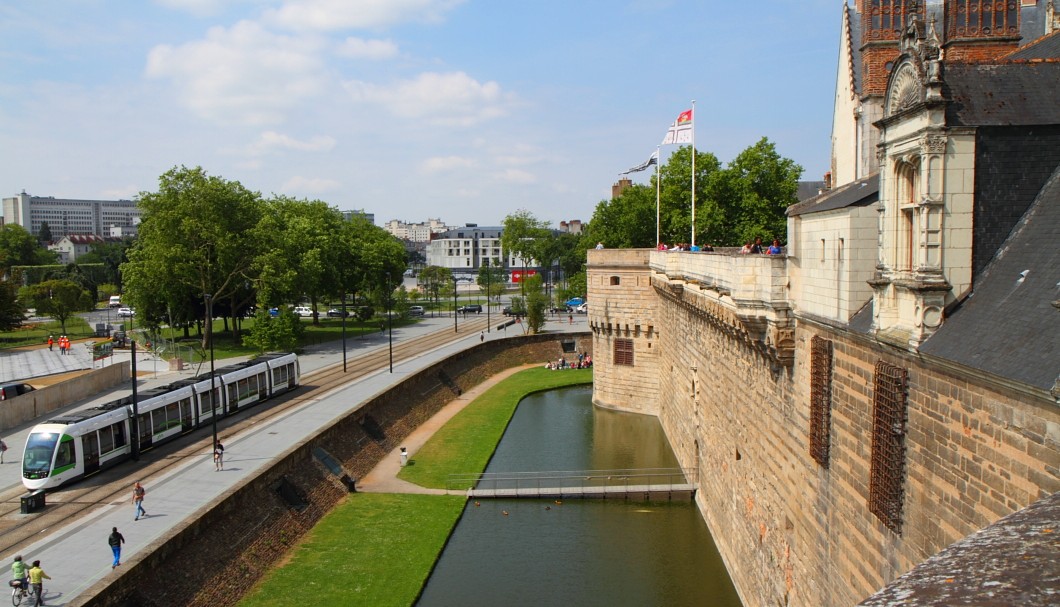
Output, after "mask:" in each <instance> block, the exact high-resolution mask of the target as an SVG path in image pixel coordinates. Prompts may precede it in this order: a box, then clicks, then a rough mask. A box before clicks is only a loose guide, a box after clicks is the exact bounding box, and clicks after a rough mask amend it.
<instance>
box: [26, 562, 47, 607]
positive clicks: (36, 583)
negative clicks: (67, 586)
mask: <svg viewBox="0 0 1060 607" xmlns="http://www.w3.org/2000/svg"><path fill="white" fill-rule="evenodd" d="M50 579H52V576H50V575H48V574H47V573H44V570H43V569H41V568H40V561H33V567H30V570H29V585H30V586H33V594H34V595H36V600H35V601H34V602H33V604H34V605H43V604H44V580H50Z"/></svg>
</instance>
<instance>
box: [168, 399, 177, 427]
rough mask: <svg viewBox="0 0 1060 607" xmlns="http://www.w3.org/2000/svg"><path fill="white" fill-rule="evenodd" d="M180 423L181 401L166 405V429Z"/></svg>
mask: <svg viewBox="0 0 1060 607" xmlns="http://www.w3.org/2000/svg"><path fill="white" fill-rule="evenodd" d="M179 425H180V403H169V404H168V405H166V429H167V430H168V429H170V428H172V427H173V426H179Z"/></svg>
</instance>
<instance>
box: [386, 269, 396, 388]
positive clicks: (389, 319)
mask: <svg viewBox="0 0 1060 607" xmlns="http://www.w3.org/2000/svg"><path fill="white" fill-rule="evenodd" d="M390 295H391V289H390V272H387V273H386V323H387V326H388V327H389V329H390V372H391V373H393V372H394V312H393V308H392V307H391V303H390Z"/></svg>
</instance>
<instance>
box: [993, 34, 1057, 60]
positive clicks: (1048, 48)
mask: <svg viewBox="0 0 1060 607" xmlns="http://www.w3.org/2000/svg"><path fill="white" fill-rule="evenodd" d="M1004 59H1005V60H1006V61H1013V60H1015V61H1026V60H1035V59H1060V30H1057V31H1055V32H1053V33H1051V34H1048V35H1045V36H1042V37H1041V38H1038V39H1037V40H1035V41H1033V42H1030V43H1029V44H1027V45H1026V46H1023V47H1020V49H1019V50H1016V51H1014V52H1012V53H1010V54H1008V55H1006V56H1005V57H1004Z"/></svg>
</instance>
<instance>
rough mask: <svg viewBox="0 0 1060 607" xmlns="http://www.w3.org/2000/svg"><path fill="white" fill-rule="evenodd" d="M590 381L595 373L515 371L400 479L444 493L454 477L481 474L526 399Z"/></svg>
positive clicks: (451, 426)
mask: <svg viewBox="0 0 1060 607" xmlns="http://www.w3.org/2000/svg"><path fill="white" fill-rule="evenodd" d="M592 381H593V371H592V369H575V370H562V371H550V370H548V369H545V368H535V369H527V370H525V371H521V372H519V373H516V374H515V375H513V376H511V377H509V378H508V379H506V380H505V381H503V382H501V383H499V384H497V385H496V386H493V387H492V388H490V389H489V390H487V391H486V392H485V393H484V394H483V395H482V396H480V397H478V398H476V399H475V400H474V401H473V402H472V403H470V404H468V406H467V407H465V408H464V410H463V411H461V412H460V413H458V414H457V415H456V416H455V417H454V418H453V419H452V420H450V421H449V423H447V424H446V425H445V426H444V427H443V428H441V429H440V430H439V431H438V432H436V433H435V434H434V436H432V437H431V439H430V440H429V441H428V442H427V444H426V445H424V446H423V447H422V448H421V449H420V450H419V451H417V452H416V457H415V458H414V459H412V460H410V461H409V464H411V465H408V466H406V467H404V468H402V470H401V472H400V474H398V478H401V479H403V480H406V481H409V482H411V483H415V484H417V485H420V486H421V487H433V488H436V489H445V488H446V481H447V480H448V478H449V475H450V474H469V473H470V474H474V473H477V472H481V471H483V470H485V469H486V464H488V463H489V460H490V456H492V455H493V451H494V450H495V449H496V448H497V443H499V442H500V440H501V436H503V435H504V430H505V428H507V427H508V421H509V420H511V418H512V414H513V413H514V412H515V407H516V406H517V405H518V404H519V401H520V400H522V399H523V397H525V396H526V395H528V394H532V393H534V392H540V391H543V390H551V389H553V388H561V387H564V386H573V385H578V384H588V383H592Z"/></svg>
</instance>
